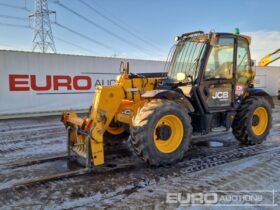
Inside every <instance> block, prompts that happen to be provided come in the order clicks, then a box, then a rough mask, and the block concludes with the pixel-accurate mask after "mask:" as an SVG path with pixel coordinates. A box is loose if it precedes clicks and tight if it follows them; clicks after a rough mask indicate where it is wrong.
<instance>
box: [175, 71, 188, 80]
mask: <svg viewBox="0 0 280 210" xmlns="http://www.w3.org/2000/svg"><path fill="white" fill-rule="evenodd" d="M176 79H177V81H179V82H182V81H184V80H185V79H186V74H185V73H182V72H179V73H177V75H176Z"/></svg>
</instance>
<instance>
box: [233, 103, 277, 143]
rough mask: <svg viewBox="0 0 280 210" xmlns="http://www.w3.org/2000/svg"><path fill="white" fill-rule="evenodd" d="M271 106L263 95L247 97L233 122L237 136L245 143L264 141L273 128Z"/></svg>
mask: <svg viewBox="0 0 280 210" xmlns="http://www.w3.org/2000/svg"><path fill="white" fill-rule="evenodd" d="M271 121H272V116H271V106H270V104H269V102H268V101H267V100H266V99H265V98H263V97H250V98H248V99H245V100H244V101H243V102H242V104H241V107H240V108H239V109H238V111H237V114H236V116H235V119H234V121H233V124H232V133H233V135H234V136H235V138H236V139H237V140H238V141H240V142H241V143H242V144H245V145H254V144H260V143H262V142H263V141H264V140H265V139H266V137H267V135H268V134H269V130H270V128H271Z"/></svg>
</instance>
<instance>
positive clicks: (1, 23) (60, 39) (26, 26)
mask: <svg viewBox="0 0 280 210" xmlns="http://www.w3.org/2000/svg"><path fill="white" fill-rule="evenodd" d="M55 24H56V25H59V26H62V25H60V24H58V23H55ZM0 26H8V27H16V28H26V29H32V28H31V27H30V26H28V25H19V24H9V23H3V22H0ZM62 27H63V28H64V29H66V28H67V27H65V26H62ZM68 29H69V28H67V29H66V30H68ZM69 30H71V29H69ZM71 32H72V33H76V32H74V31H73V30H71ZM77 35H78V34H77ZM54 38H55V39H56V40H59V41H60V42H64V43H66V44H68V45H71V46H74V47H76V48H79V49H82V50H84V51H87V52H90V53H95V52H93V51H92V50H90V49H87V48H85V47H81V46H80V45H77V44H75V43H72V42H69V41H66V40H65V39H62V38H60V37H57V36H54ZM83 38H85V37H83ZM90 41H93V40H90ZM114 52H115V51H114Z"/></svg>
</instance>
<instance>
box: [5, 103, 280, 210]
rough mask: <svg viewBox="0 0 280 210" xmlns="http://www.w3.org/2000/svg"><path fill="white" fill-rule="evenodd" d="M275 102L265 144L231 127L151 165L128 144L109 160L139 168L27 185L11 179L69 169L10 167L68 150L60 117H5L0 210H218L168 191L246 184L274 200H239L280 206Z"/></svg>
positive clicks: (279, 112) (60, 165)
mask: <svg viewBox="0 0 280 210" xmlns="http://www.w3.org/2000/svg"><path fill="white" fill-rule="evenodd" d="M276 102H277V105H276V108H275V109H274V110H273V119H274V121H273V128H272V130H271V132H270V135H269V137H268V139H267V141H266V142H264V143H263V144H262V145H256V146H250V147H245V146H242V145H239V144H238V142H237V141H236V140H235V139H234V138H233V136H232V134H231V132H219V133H216V134H211V135H208V136H203V137H201V136H196V137H195V138H194V139H193V144H192V147H191V149H190V151H189V152H188V154H187V155H186V156H185V158H184V159H183V160H182V161H181V162H179V163H177V164H175V165H173V166H169V167H160V168H152V167H149V166H147V165H146V164H144V163H143V162H142V161H141V160H140V159H138V158H137V157H136V156H135V155H134V153H133V151H132V150H131V147H130V144H129V143H128V142H127V143H124V144H123V145H121V146H117V147H114V148H112V147H109V148H107V149H106V161H107V162H108V163H110V164H111V165H116V169H117V165H118V164H120V163H129V164H131V165H133V167H129V168H122V169H119V170H113V171H110V172H106V171H104V172H102V173H92V174H87V175H83V176H77V177H72V178H64V179H58V180H54V181H49V182H45V183H38V184H35V185H32V186H26V187H21V188H15V187H13V184H15V183H17V182H19V181H24V180H26V179H29V178H37V177H41V176H47V175H52V174H55V173H59V172H67V171H69V169H68V168H67V166H66V161H65V160H56V161H52V162H46V163H42V164H36V165H30V166H24V167H15V168H9V167H7V163H11V162H14V161H18V160H26V159H34V158H41V157H48V156H54V155H62V154H65V153H66V133H65V129H64V128H63V125H62V123H60V122H59V118H58V117H42V118H29V119H19V120H5V121H0V209H72V208H79V209H97V208H106V209H115V208H119V209H129V208H132V209H135V208H143V207H144V208H145V209H174V208H178V209H185V208H188V209H189V208H191V209H220V208H225V207H223V206H221V204H222V203H221V202H219V203H217V204H215V205H214V206H206V205H194V204H192V205H184V204H182V202H181V203H180V202H176V203H173V204H169V203H167V202H166V199H167V194H168V193H182V195H183V194H185V195H186V194H187V193H193V194H195V193H200V192H210V191H211V192H217V191H219V193H218V194H219V196H221V195H224V194H225V192H220V191H241V190H242V191H260V190H261V191H273V190H274V191H276V192H274V201H273V199H272V198H273V197H272V196H271V192H263V194H262V196H263V199H265V201H266V203H268V204H269V205H270V206H256V205H255V203H252V202H251V203H250V202H249V203H246V202H240V203H241V204H243V205H245V204H246V205H247V208H250V209H259V208H262V209H272V208H275V209H277V208H278V209H279V208H280V207H277V206H274V207H273V206H271V205H272V204H273V202H274V204H275V205H277V204H278V203H279V194H278V192H277V191H279V190H280V180H279V176H280V104H279V101H276ZM77 167H78V166H77ZM251 193H252V192H251ZM227 204H228V203H227ZM231 204H235V203H231ZM248 204H250V205H248ZM279 205H280V203H279ZM226 208H229V209H237V207H236V206H234V207H229V206H227V207H226Z"/></svg>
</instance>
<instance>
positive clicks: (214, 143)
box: [194, 141, 226, 148]
mask: <svg viewBox="0 0 280 210" xmlns="http://www.w3.org/2000/svg"><path fill="white" fill-rule="evenodd" d="M194 145H195V146H203V147H211V148H217V147H225V146H226V144H225V143H224V142H220V141H200V142H195V143H194Z"/></svg>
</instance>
